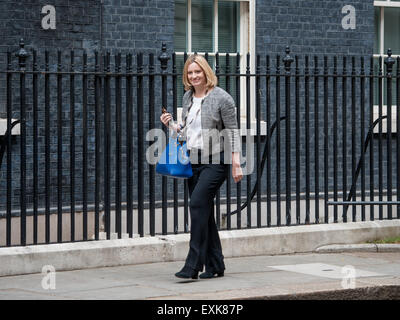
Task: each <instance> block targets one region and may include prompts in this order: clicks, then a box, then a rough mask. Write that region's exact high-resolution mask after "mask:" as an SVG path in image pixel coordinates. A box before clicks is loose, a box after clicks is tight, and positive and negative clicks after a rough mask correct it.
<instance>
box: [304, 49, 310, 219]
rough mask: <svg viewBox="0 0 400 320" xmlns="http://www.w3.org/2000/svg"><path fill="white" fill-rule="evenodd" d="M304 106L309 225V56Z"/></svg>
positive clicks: (306, 61)
mask: <svg viewBox="0 0 400 320" xmlns="http://www.w3.org/2000/svg"><path fill="white" fill-rule="evenodd" d="M304 74H305V77H304V82H305V92H304V104H305V126H306V128H305V140H306V158H305V159H306V163H305V166H306V168H305V171H306V216H305V224H309V223H310V70H309V56H305V70H304Z"/></svg>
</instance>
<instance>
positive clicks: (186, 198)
mask: <svg viewBox="0 0 400 320" xmlns="http://www.w3.org/2000/svg"><path fill="white" fill-rule="evenodd" d="M187 58H188V55H187V52H185V53H184V55H183V64H185V63H186V60H187ZM206 58H207V56H206ZM183 204H184V210H183V226H184V232H185V233H187V232H189V187H188V181H187V179H185V182H184V190H183Z"/></svg>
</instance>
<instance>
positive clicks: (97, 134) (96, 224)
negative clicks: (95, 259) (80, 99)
mask: <svg viewBox="0 0 400 320" xmlns="http://www.w3.org/2000/svg"><path fill="white" fill-rule="evenodd" d="M99 63H100V61H99V53H98V52H97V51H95V72H96V74H97V73H99V72H100V65H99ZM94 85H95V96H94V99H95V100H94V104H95V114H94V116H95V120H94V121H95V186H94V206H95V209H94V236H95V239H96V240H99V232H100V221H99V219H100V181H99V180H100V169H101V168H100V166H101V164H100V157H101V155H100V115H101V105H102V103H101V92H100V90H101V86H102V84H101V77H100V76H99V75H95V77H94Z"/></svg>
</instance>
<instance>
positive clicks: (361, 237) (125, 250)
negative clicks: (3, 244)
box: [0, 220, 400, 276]
mask: <svg viewBox="0 0 400 320" xmlns="http://www.w3.org/2000/svg"><path fill="white" fill-rule="evenodd" d="M398 234H400V220H383V221H365V222H347V223H336V224H317V225H301V226H290V227H287V226H285V227H272V228H260V229H242V230H227V231H220V232H219V235H220V239H221V244H222V248H223V253H224V256H225V257H226V258H234V257H245V256H257V255H282V254H293V253H306V252H332V250H333V249H334V248H336V250H337V248H338V247H337V246H338V245H347V246H348V245H350V248H351V244H354V243H363V242H366V241H371V240H375V239H378V238H384V237H393V236H397V235H398ZM189 241H190V234H178V235H166V236H156V237H142V238H128V239H116V240H98V241H87V242H74V243H56V244H48V245H43V244H42V245H32V246H26V247H8V248H0V261H1V262H2V263H1V264H0V276H10V275H19V274H29V273H41V272H42V269H43V267H44V266H51V267H53V268H54V269H55V270H57V271H67V270H77V269H88V268H99V267H113V266H122V265H134V264H145V263H154V262H171V261H183V260H185V258H186V255H187V251H188V247H189ZM332 244H337V245H335V246H336V247H327V246H328V245H332ZM347 248H348V247H347ZM364 248H365V250H366V249H368V250H375V252H376V251H377V250H378V249H377V248H379V251H380V252H384V250H393V247H388V246H387V245H386V246H381V245H379V247H377V245H374V244H373V245H372V246H371V245H367V246H366V247H365V246H364ZM395 249H396V250H397V246H396V247H395ZM324 250H325V251H324ZM326 250H328V251H326ZM329 250H331V251H329ZM342 250H343V248H342ZM351 250H355V249H354V248H352V249H351Z"/></svg>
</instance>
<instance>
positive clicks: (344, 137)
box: [342, 56, 347, 222]
mask: <svg viewBox="0 0 400 320" xmlns="http://www.w3.org/2000/svg"><path fill="white" fill-rule="evenodd" d="M346 71H347V70H346V56H343V72H342V75H343V77H342V130H343V133H342V168H343V169H342V170H343V171H342V176H343V180H342V183H343V201H346V193H347V158H346V156H347V152H346V147H347V125H346V120H347V105H346V99H347V90H346V86H347V76H346ZM342 220H343V222H347V206H346V205H345V206H343V214H342Z"/></svg>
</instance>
